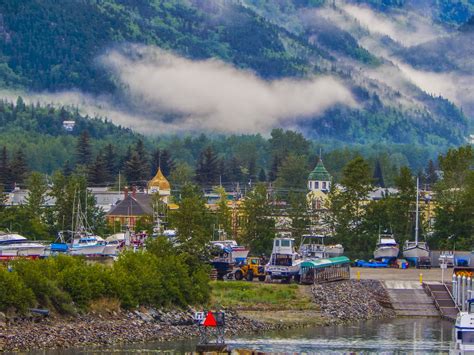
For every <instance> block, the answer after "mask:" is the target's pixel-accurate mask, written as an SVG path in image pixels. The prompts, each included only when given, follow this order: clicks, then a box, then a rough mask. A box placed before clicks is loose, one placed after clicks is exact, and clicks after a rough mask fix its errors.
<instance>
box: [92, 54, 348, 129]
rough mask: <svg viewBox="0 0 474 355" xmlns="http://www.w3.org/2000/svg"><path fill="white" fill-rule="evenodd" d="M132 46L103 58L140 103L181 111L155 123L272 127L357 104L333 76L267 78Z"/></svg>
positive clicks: (183, 126)
mask: <svg viewBox="0 0 474 355" xmlns="http://www.w3.org/2000/svg"><path fill="white" fill-rule="evenodd" d="M132 52H133V54H134V55H133V56H129V55H126V54H124V53H123V52H121V51H111V52H109V53H108V54H106V55H104V56H103V57H102V58H101V62H102V63H103V64H104V65H105V67H106V68H108V69H109V70H111V71H112V73H113V74H114V75H115V76H116V78H117V79H118V80H119V81H120V82H121V84H122V86H123V87H125V88H126V89H125V90H126V95H128V96H129V97H130V98H131V99H132V101H133V102H134V103H135V105H139V106H144V107H145V108H146V107H148V108H149V111H152V112H163V113H168V114H170V115H173V116H174V117H177V118H176V119H174V120H172V121H171V122H170V123H165V122H163V121H161V120H159V119H158V120H150V121H149V123H150V129H153V127H152V126H153V125H154V124H157V125H159V126H160V127H167V128H168V129H172V130H206V131H218V132H268V131H269V130H270V129H271V128H272V127H275V126H280V125H285V124H291V123H292V122H294V121H295V120H297V119H304V118H305V117H314V116H317V115H319V114H321V113H323V112H324V111H325V110H326V109H328V108H329V107H331V106H333V105H335V104H346V105H355V102H354V100H353V98H352V95H351V93H350V91H349V90H348V89H347V88H346V87H345V86H344V85H343V84H342V83H341V82H339V81H337V80H336V79H334V78H332V77H328V76H324V77H314V78H312V79H307V80H294V79H282V80H274V81H265V80H263V79H261V78H259V77H258V76H256V75H255V74H253V73H251V72H249V71H245V70H238V69H236V68H234V67H232V66H231V65H228V64H225V63H224V62H222V61H219V60H214V59H210V60H202V61H192V60H189V59H185V58H182V57H179V56H176V55H174V54H171V53H169V52H165V51H163V50H160V49H158V48H155V47H144V46H133V47H132Z"/></svg>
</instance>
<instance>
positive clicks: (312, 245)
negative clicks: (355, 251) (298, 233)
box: [299, 234, 344, 259]
mask: <svg viewBox="0 0 474 355" xmlns="http://www.w3.org/2000/svg"><path fill="white" fill-rule="evenodd" d="M326 238H327V237H326V236H325V235H322V234H305V235H303V238H302V241H301V245H300V248H299V253H300V255H301V256H302V257H303V259H320V258H333V257H338V256H341V255H342V254H344V247H343V246H342V245H341V244H334V245H325V244H324V240H325V239H326Z"/></svg>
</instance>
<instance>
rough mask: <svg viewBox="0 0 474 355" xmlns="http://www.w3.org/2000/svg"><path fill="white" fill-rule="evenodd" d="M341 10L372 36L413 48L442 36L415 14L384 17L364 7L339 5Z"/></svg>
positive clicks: (395, 14)
mask: <svg viewBox="0 0 474 355" xmlns="http://www.w3.org/2000/svg"><path fill="white" fill-rule="evenodd" d="M341 9H342V10H343V11H344V12H346V13H347V14H348V15H349V16H351V17H353V18H354V19H355V20H357V21H358V22H359V24H360V25H361V26H363V27H365V28H366V29H367V30H368V31H369V32H371V33H373V34H380V35H383V36H388V37H390V38H391V39H393V40H394V41H396V42H398V43H400V44H402V45H404V46H413V45H417V44H420V43H424V42H427V41H431V40H433V39H435V38H437V37H440V36H442V35H444V34H445V33H444V31H442V29H441V28H438V27H437V26H435V25H434V24H433V22H432V20H431V19H430V18H429V17H426V18H423V17H421V16H418V15H417V14H415V13H410V14H397V13H393V14H392V15H391V16H386V15H385V14H383V13H380V12H375V11H373V10H372V9H370V8H369V7H366V6H356V5H351V4H346V3H343V4H341Z"/></svg>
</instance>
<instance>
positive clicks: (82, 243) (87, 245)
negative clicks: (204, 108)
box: [69, 232, 106, 256]
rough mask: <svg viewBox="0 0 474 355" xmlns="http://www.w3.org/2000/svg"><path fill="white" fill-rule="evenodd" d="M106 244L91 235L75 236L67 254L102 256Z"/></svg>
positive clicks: (81, 234) (99, 238)
mask: <svg viewBox="0 0 474 355" xmlns="http://www.w3.org/2000/svg"><path fill="white" fill-rule="evenodd" d="M105 247H106V243H105V241H104V239H102V238H101V237H98V236H96V235H93V234H92V233H86V232H83V233H80V234H75V235H74V237H73V239H72V243H71V245H70V247H69V254H71V255H84V256H103V255H104V250H105Z"/></svg>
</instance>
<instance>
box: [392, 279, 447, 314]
mask: <svg viewBox="0 0 474 355" xmlns="http://www.w3.org/2000/svg"><path fill="white" fill-rule="evenodd" d="M383 283H384V286H385V288H386V290H387V293H388V295H389V297H390V300H391V302H392V306H393V309H394V310H395V313H396V314H397V316H417V317H439V316H440V312H439V311H438V309H437V308H436V305H435V302H434V300H433V298H432V297H430V296H429V295H428V293H427V292H426V291H425V289H424V288H423V286H422V285H421V284H420V282H418V281H383Z"/></svg>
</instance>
